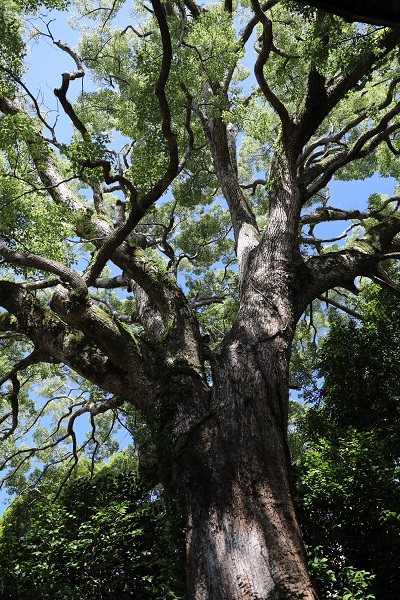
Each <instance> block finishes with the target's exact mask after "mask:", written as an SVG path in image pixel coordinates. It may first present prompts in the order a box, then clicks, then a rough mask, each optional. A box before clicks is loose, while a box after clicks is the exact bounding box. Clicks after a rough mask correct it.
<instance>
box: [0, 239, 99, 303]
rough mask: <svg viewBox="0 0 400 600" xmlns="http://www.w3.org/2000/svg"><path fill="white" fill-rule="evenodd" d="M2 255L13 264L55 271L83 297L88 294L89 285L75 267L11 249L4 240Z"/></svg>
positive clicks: (0, 253)
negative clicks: (71, 267)
mask: <svg viewBox="0 0 400 600" xmlns="http://www.w3.org/2000/svg"><path fill="white" fill-rule="evenodd" d="M0 255H1V256H3V257H4V259H5V260H6V261H7V262H9V263H11V264H14V265H22V266H24V267H33V268H34V269H39V270H42V271H47V272H48V273H54V274H55V275H58V276H59V277H60V279H62V281H66V282H68V283H69V284H70V285H71V287H72V288H73V289H74V290H76V292H77V293H78V294H79V295H81V296H82V297H84V296H86V294H87V291H88V290H87V286H86V284H85V282H84V281H83V279H82V277H80V276H79V275H78V274H77V273H76V272H75V271H74V270H73V269H70V268H69V267H66V266H65V265H63V264H61V263H58V262H57V261H55V260H51V259H49V258H43V256H38V255H36V254H30V253H27V252H17V251H15V250H11V249H10V248H8V247H7V246H6V245H5V244H4V243H3V242H2V241H0Z"/></svg>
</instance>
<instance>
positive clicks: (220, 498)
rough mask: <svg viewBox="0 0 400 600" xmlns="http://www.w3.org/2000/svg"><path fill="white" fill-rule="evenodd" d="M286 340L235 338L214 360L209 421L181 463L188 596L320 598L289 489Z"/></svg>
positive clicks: (209, 599) (205, 599) (215, 599)
mask: <svg viewBox="0 0 400 600" xmlns="http://www.w3.org/2000/svg"><path fill="white" fill-rule="evenodd" d="M290 342H291V340H290V339H288V336H287V335H286V334H285V333H283V334H279V335H276V336H275V337H273V338H272V339H271V340H269V341H268V342H267V343H264V344H263V345H262V347H255V348H254V347H253V348H252V347H251V346H250V345H249V344H247V343H243V342H242V341H239V340H238V338H237V336H234V335H232V336H230V339H229V342H228V343H226V344H224V346H223V348H222V349H221V350H220V351H219V352H218V355H217V356H216V357H215V360H214V361H213V363H214V364H213V381H214V387H213V402H212V405H211V407H210V412H209V417H208V418H207V419H206V420H204V422H203V423H202V424H201V425H200V426H199V427H197V429H196V430H194V431H193V432H192V435H191V437H190V438H189V439H188V443H187V447H186V449H185V452H184V455H183V456H182V462H181V465H180V467H181V475H180V476H181V480H182V482H183V489H184V490H185V493H186V507H187V527H188V529H187V589H188V594H189V598H190V599H193V600H239V599H241V600H250V599H251V600H255V599H258V600H267V599H268V600H270V599H279V600H284V599H290V600H295V599H297V598H298V599H302V600H307V599H310V600H311V599H313V600H315V599H316V598H317V595H316V593H315V591H314V590H313V587H312V584H311V582H310V580H309V577H308V574H307V568H306V565H307V560H306V553H305V548H304V545H303V542H302V537H301V533H300V530H299V527H298V524H297V521H296V516H295V511H294V507H293V501H292V494H291V485H290V458H289V452H288V446H287V410H286V407H287V395H288V361H289V350H288V348H289V347H290Z"/></svg>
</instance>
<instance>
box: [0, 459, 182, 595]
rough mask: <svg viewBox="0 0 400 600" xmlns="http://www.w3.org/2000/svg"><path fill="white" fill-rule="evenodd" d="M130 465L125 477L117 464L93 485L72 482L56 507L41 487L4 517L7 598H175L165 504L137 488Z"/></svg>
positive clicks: (175, 559)
mask: <svg viewBox="0 0 400 600" xmlns="http://www.w3.org/2000/svg"><path fill="white" fill-rule="evenodd" d="M118 456H120V458H121V457H122V455H117V457H118ZM117 457H116V459H117ZM128 458H129V457H128ZM128 462H129V461H128ZM130 463H131V464H130V469H131V470H126V466H127V465H126V457H125V459H122V460H121V465H125V469H124V467H122V468H121V466H118V461H117V460H114V461H113V463H110V466H106V465H103V467H102V469H101V470H100V471H99V472H98V474H97V475H96V477H95V478H94V479H88V478H87V477H78V478H76V479H74V480H73V481H70V482H69V483H68V485H67V486H66V487H65V489H64V490H63V493H62V496H61V497H60V498H59V499H58V500H57V501H54V500H53V498H52V491H53V490H51V486H50V489H49V488H48V486H47V489H46V487H39V488H37V489H36V490H33V491H32V492H30V494H29V495H28V496H27V497H26V498H25V499H20V500H19V501H18V502H16V503H15V504H14V506H13V507H12V508H10V509H9V510H8V511H7V512H6V513H5V515H4V517H3V519H2V529H1V536H0V580H1V581H2V586H3V593H4V594H8V596H7V597H10V598H17V595H15V590H17V589H18V598H19V599H20V598H23V599H24V600H30V599H32V600H33V598H35V597H37V596H38V594H40V597H43V598H45V597H51V598H62V599H64V600H74V599H76V598H77V597H86V596H87V595H88V597H92V598H93V597H99V596H100V595H102V594H104V593H108V594H109V595H111V596H112V597H117V596H118V597H121V596H122V595H123V594H124V593H129V596H130V597H140V598H143V599H146V598H148V599H149V600H156V599H160V600H162V599H164V598H171V599H172V598H175V599H178V597H180V586H181V582H180V580H179V579H180V568H181V564H180V554H181V551H180V549H179V548H177V547H176V545H175V544H176V540H174V539H173V538H172V537H171V533H170V530H169V525H168V521H167V519H166V516H165V509H164V505H163V502H162V501H161V499H160V497H159V494H158V493H157V492H156V491H153V492H151V491H150V490H146V488H145V487H143V485H142V484H141V483H140V481H139V479H138V478H137V474H136V465H135V460H134V457H132V455H130ZM48 483H50V482H48ZM21 537H23V544H21V543H20V540H21Z"/></svg>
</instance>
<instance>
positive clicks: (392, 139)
mask: <svg viewBox="0 0 400 600" xmlns="http://www.w3.org/2000/svg"><path fill="white" fill-rule="evenodd" d="M63 9H68V12H69V27H70V28H71V30H75V31H77V32H78V34H79V41H78V43H77V45H75V46H74V45H73V42H72V43H71V42H70V41H69V35H68V30H67V28H65V38H63V39H61V40H59V39H57V37H58V36H57V35H56V34H55V33H54V19H57V18H58V17H59V14H61V15H64V16H63V17H62V18H63V19H64V21H63V22H64V23H65V19H66V17H65V14H66V13H65V12H62V11H63ZM0 10H1V14H2V17H3V18H2V19H1V22H0V28H1V34H2V35H1V37H0V40H1V41H0V127H1V137H0V212H1V223H0V256H1V257H2V261H1V264H0V269H1V271H0V276H1V280H0V306H1V307H2V308H1V312H0V332H1V337H0V344H1V355H0V361H1V372H2V376H1V379H0V384H1V386H2V388H1V401H2V411H3V412H2V416H1V417H0V425H1V431H0V435H1V439H2V446H1V455H2V465H1V467H2V469H3V472H4V473H5V475H4V477H3V484H4V485H8V486H10V489H11V490H16V491H19V490H21V489H22V488H23V487H24V485H27V486H28V487H29V486H30V485H34V482H35V481H36V482H37V481H39V480H40V478H41V477H43V475H42V471H41V470H40V469H39V470H37V471H33V469H34V468H35V466H37V465H35V463H34V461H35V459H36V460H38V461H39V462H40V463H41V464H43V465H44V473H48V472H50V473H51V472H53V471H54V472H56V471H57V469H58V465H59V464H60V463H61V462H65V461H66V462H67V464H68V467H67V469H66V471H65V480H66V479H67V478H68V476H69V475H70V474H71V473H72V472H73V470H74V469H75V468H76V467H77V464H78V459H79V456H80V455H85V454H86V455H87V456H88V457H89V459H90V461H91V465H92V472H93V473H94V471H95V463H96V460H97V459H99V460H100V459H102V458H104V457H107V456H109V455H110V454H112V453H113V452H115V451H116V449H117V445H116V443H115V441H114V440H113V438H112V436H111V431H112V429H113V427H114V426H115V425H118V424H122V425H124V426H127V427H128V428H129V429H130V430H131V431H133V433H134V436H136V437H137V438H138V440H140V441H141V442H142V452H141V456H142V468H143V473H145V471H147V474H144V476H147V477H148V478H149V480H157V481H161V482H162V484H163V486H164V490H165V493H166V496H167V497H168V496H169V497H170V498H174V499H176V501H177V502H178V503H179V504H180V506H181V507H182V514H183V515H184V518H185V522H186V531H187V533H186V536H187V537H186V566H187V589H188V594H189V597H191V598H196V599H199V600H200V599H202V600H203V599H204V600H206V599H208V598H213V600H218V599H219V598H221V599H222V598H226V597H228V596H229V597H230V596H232V597H239V596H240V598H246V599H247V598H253V597H255V596H258V597H262V598H264V597H265V598H266V597H268V598H269V597H271V598H272V597H279V598H284V597H286V596H288V595H289V596H291V597H292V598H294V597H295V596H296V594H297V595H298V596H299V595H300V596H301V594H303V595H302V596H301V597H303V598H307V599H311V598H316V592H315V590H314V589H313V585H312V583H311V580H310V579H309V577H308V575H307V572H306V563H305V561H306V558H305V551H304V546H303V542H302V539H301V534H300V530H299V527H298V524H297V521H296V516H295V512H294V508H293V499H292V496H291V488H290V475H289V470H290V466H289V454H288V448H287V414H288V388H289V384H290V371H289V363H290V357H291V354H293V357H294V358H295V359H297V358H298V357H299V356H300V355H301V348H300V347H299V346H296V344H297V342H296V341H295V342H294V344H295V345H294V346H293V340H294V335H295V329H296V326H297V324H298V323H299V320H300V318H301V317H302V315H304V314H311V313H312V311H313V305H314V308H315V307H316V306H317V305H318V303H321V302H324V303H325V304H328V305H330V306H335V307H336V308H339V309H343V310H344V311H345V312H353V314H354V309H352V308H351V307H350V304H349V303H350V300H349V299H348V298H349V297H350V295H351V294H357V293H358V288H357V285H358V284H359V279H358V278H360V277H364V278H369V279H371V280H373V281H374V282H376V283H377V284H379V285H381V286H383V287H386V288H388V289H390V290H391V291H393V292H395V293H398V291H399V287H398V285H397V283H396V278H397V276H396V270H395V269H393V267H392V265H391V261H395V260H396V259H398V258H399V257H400V254H399V251H400V246H399V240H398V233H399V231H400V213H399V204H400V197H399V196H398V195H397V191H396V190H395V192H394V194H393V195H391V196H386V195H383V194H381V193H380V192H379V189H378V190H373V191H374V193H371V194H370V195H369V197H368V198H365V203H364V206H363V207H355V206H353V205H351V204H349V205H345V204H344V203H342V202H341V200H340V199H338V201H337V202H336V201H335V202H333V200H331V198H330V192H329V184H330V181H331V180H332V179H333V178H336V179H341V180H345V181H346V180H352V179H365V178H367V177H369V176H372V175H373V174H375V173H378V174H380V175H382V176H384V177H393V178H395V179H398V174H399V173H398V171H399V162H398V155H399V152H400V150H399V148H398V144H399V140H398V135H399V133H398V132H399V130H400V119H399V113H400V101H399V97H398V84H399V83H400V67H399V47H398V45H399V42H400V32H399V31H398V30H391V29H388V28H385V27H383V26H377V25H370V24H360V23H347V22H345V21H343V20H342V19H341V18H340V17H338V16H336V15H332V14H328V13H325V12H323V11H321V10H319V9H316V8H314V7H307V6H304V5H303V4H299V3H297V2H294V1H292V0H281V1H279V0H267V2H265V3H263V4H260V3H259V2H258V0H251V2H247V1H243V2H240V3H232V2H230V1H229V0H226V1H225V2H213V3H211V4H200V3H199V4H197V3H196V2H194V1H193V0H183V1H182V2H181V1H180V0H176V1H172V2H161V0H151V1H150V2H148V3H147V2H141V1H137V2H134V3H133V4H132V6H128V5H127V4H126V3H125V2H123V1H120V0H113V1H111V0H100V1H99V2H97V1H96V2H92V1H88V0H82V1H81V0H78V1H77V2H74V3H72V2H71V3H70V2H64V1H63V0H54V1H53V0H51V1H50V0H49V2H44V3H36V2H34V1H28V2H22V1H19V0H18V1H14V2H5V1H3V2H2V3H1V4H0ZM57 11H61V13H59V12H57ZM36 42H38V43H41V44H43V43H47V44H48V45H49V52H50V47H52V48H53V47H54V48H55V49H56V51H57V57H58V58H59V60H60V64H61V63H62V64H63V65H64V64H65V65H66V66H65V67H61V69H60V71H62V72H61V73H60V74H59V75H58V76H57V80H56V81H54V80H53V81H49V82H48V87H47V88H46V89H41V90H40V92H38V91H37V90H36V89H34V86H32V84H31V83H29V84H28V81H30V80H29V71H30V70H33V71H35V69H37V70H38V71H39V70H43V68H44V67H43V65H35V64H33V65H30V64H29V48H30V47H31V46H32V45H33V44H35V43H36ZM32 56H34V54H32ZM51 88H53V90H54V91H51ZM47 96H48V99H47ZM53 101H56V105H55V106H56V108H54V109H53V108H52V106H54V105H52V102H53ZM59 116H60V118H58V117H59ZM65 117H67V121H68V123H69V125H68V126H67V128H66V127H65ZM62 123H64V125H62ZM61 125H62V126H61ZM371 191H372V190H371ZM332 222H344V231H343V234H341V235H332V234H329V233H325V231H326V229H325V228H324V227H323V226H326V225H329V224H331V223H332ZM298 332H299V334H300V335H301V324H299V325H298ZM375 341H376V340H375V338H374V337H373V336H372V337H370V338H368V344H370V345H371V349H372V348H373V347H374V343H375ZM292 350H293V352H292ZM354 368H355V370H356V368H357V369H361V370H362V368H363V367H362V365H361V364H355V365H354ZM293 372H294V373H295V372H296V369H294V371H293ZM359 372H360V371H358V373H359ZM393 373H394V371H393ZM393 377H394V375H393ZM372 379H373V381H374V382H375V383H376V385H377V386H378V388H379V393H380V392H381V385H380V384H381V383H382V385H386V386H388V387H390V382H389V381H387V380H385V382H383V380H382V379H379V380H378V379H376V380H375V379H374V376H372ZM353 381H354V386H355V387H357V385H356V383H355V382H356V381H357V378H356V376H354V379H353ZM327 385H328V384H327ZM333 387H334V386H332V389H333ZM346 406H347V408H346V410H348V411H350V412H351V410H352V408H351V406H352V405H351V402H349V404H348V405H346ZM128 407H129V408H128ZM82 417H84V418H88V419H89V432H88V434H87V436H86V437H85V436H82V435H81V434H80V432H79V431H78V429H79V428H77V423H78V422H80V421H81V419H82ZM138 424H139V425H138ZM361 431H362V432H363V434H362V435H364V434H365V435H367V433H366V432H365V430H363V429H362V428H361ZM360 435H361V434H360ZM363 439H364V441H365V438H363ZM366 443H367V442H366ZM360 444H361V441H360ZM361 445H362V444H361ZM367 445H368V444H367ZM33 473H34V475H35V476H36V475H37V479H36V480H35V479H34V478H33ZM222 481H223V482H224V483H223V484H222V485H221V482H222ZM60 483H61V487H62V485H63V481H61V482H60ZM225 540H230V543H229V544H227V543H225ZM249 548H251V551H250V550H249ZM288 548H290V550H289V551H288ZM227 557H229V560H228V558H227ZM250 557H251V559H250ZM249 561H253V562H251V565H250V563H249ZM228 564H229V566H228ZM215 565H218V567H215ZM289 572H290V573H291V576H290V577H288V575H287V573H289ZM249 573H251V575H249ZM240 594H241V595H240ZM285 595H286V596H285Z"/></svg>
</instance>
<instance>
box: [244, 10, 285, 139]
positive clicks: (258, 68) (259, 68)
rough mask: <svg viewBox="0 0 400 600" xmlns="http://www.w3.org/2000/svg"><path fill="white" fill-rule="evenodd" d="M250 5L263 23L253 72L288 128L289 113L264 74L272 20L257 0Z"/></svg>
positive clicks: (270, 47) (269, 45) (269, 50)
mask: <svg viewBox="0 0 400 600" xmlns="http://www.w3.org/2000/svg"><path fill="white" fill-rule="evenodd" d="M251 5H252V7H253V10H254V14H255V15H256V17H257V18H258V19H259V21H260V22H261V23H262V25H263V33H262V36H261V39H262V48H261V52H260V53H259V55H258V57H257V60H256V63H255V65H254V74H255V76H256V79H257V83H258V85H259V86H260V89H261V91H262V92H263V94H264V96H265V98H266V99H267V100H268V102H269V103H270V104H271V106H272V107H273V108H274V109H275V110H276V112H277V113H278V115H279V117H280V119H281V122H282V125H283V127H284V128H285V129H288V128H289V126H290V125H292V122H291V119H290V116H289V113H288V111H287V109H286V107H285V106H284V104H283V103H282V102H281V100H279V98H278V97H277V96H276V95H275V94H274V92H273V91H272V90H271V88H270V87H269V85H268V82H267V80H266V78H265V75H264V66H265V63H266V62H267V60H268V57H269V55H270V53H271V50H272V39H273V38H272V21H271V20H270V19H269V18H268V17H267V15H266V14H265V13H264V11H263V9H262V8H261V6H260V4H259V2H258V0H251Z"/></svg>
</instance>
